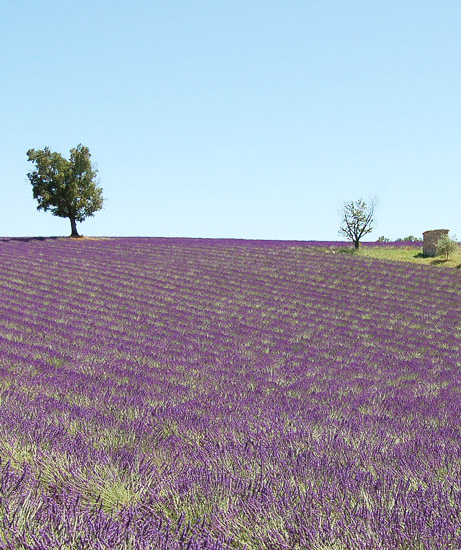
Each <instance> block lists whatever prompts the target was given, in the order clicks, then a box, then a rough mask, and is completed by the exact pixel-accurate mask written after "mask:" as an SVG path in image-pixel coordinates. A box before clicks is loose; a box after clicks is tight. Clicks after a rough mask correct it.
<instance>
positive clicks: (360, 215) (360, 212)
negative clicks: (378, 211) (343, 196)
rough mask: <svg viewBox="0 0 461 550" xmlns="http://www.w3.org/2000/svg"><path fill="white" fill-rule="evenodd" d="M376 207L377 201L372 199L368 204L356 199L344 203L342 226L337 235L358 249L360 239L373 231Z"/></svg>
mask: <svg viewBox="0 0 461 550" xmlns="http://www.w3.org/2000/svg"><path fill="white" fill-rule="evenodd" d="M376 205H377V199H372V200H371V201H370V203H369V204H367V203H366V202H365V201H364V200H363V199H358V200H356V201H350V202H345V203H344V205H343V208H342V209H341V217H342V224H341V227H340V229H339V234H340V235H344V236H345V237H347V238H348V239H350V240H351V241H352V242H353V243H354V247H355V248H356V249H358V248H359V247H360V239H361V238H362V237H363V236H364V235H367V234H368V233H371V231H372V230H373V227H372V224H373V222H374V215H375V208H376Z"/></svg>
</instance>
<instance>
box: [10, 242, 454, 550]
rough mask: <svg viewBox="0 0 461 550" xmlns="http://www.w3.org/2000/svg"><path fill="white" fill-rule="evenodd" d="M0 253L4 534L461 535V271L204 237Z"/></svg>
mask: <svg viewBox="0 0 461 550" xmlns="http://www.w3.org/2000/svg"><path fill="white" fill-rule="evenodd" d="M350 248H351V249H353V247H352V246H351V247H350ZM375 248H377V249H380V248H384V247H382V246H375ZM362 250H364V251H366V250H367V246H364V247H363V249H362ZM415 250H416V246H414V250H413V252H414V251H415ZM49 258H51V259H52V261H48V259H49ZM0 263H1V265H2V266H3V268H2V270H1V271H0V295H1V300H2V316H1V317H0V400H1V407H0V436H1V437H0V458H1V460H2V467H1V468H0V516H1V522H0V540H1V543H0V547H2V548H10V549H13V548H14V549H22V548H24V549H26V548H29V549H30V548H34V549H45V548H46V549H47V550H57V549H63V548H66V549H68V550H71V549H72V550H77V549H83V548H88V549H93V548H100V549H104V550H109V549H122V548H126V549H129V548H131V549H135V548H145V549H147V548H155V549H159V550H180V549H185V548H190V550H202V549H205V548H206V549H207V550H230V549H234V550H237V549H238V550H243V548H245V546H246V548H247V550H282V549H292V550H295V549H296V550H301V549H307V548H309V549H310V548H312V549H320V548H322V549H326V548H329V549H331V548H344V549H346V548H347V549H348V550H359V549H360V550H378V549H391V548H392V549H408V550H410V549H416V548H418V549H424V550H429V549H430V550H454V549H459V548H460V547H461V532H460V530H459V517H460V514H461V500H460V489H461V487H460V482H459V480H460V479H461V463H460V460H459V411H460V397H461V396H460V393H459V347H460V343H461V342H460V337H461V335H460V333H459V326H458V323H457V320H458V319H459V318H460V316H461V288H460V285H459V273H458V272H456V271H453V270H448V269H422V268H421V267H420V266H413V265H410V264H401V263H397V262H394V263H391V262H388V263H387V264H386V265H385V266H384V265H383V262H382V261H377V260H375V259H373V258H366V257H365V258H362V257H361V253H360V254H359V255H358V258H356V257H355V256H348V255H345V254H332V253H322V254H320V253H319V252H318V251H317V250H315V249H309V247H303V248H300V246H299V243H294V242H292V243H286V242H285V243H284V242H270V241H260V242H258V241H236V240H228V241H227V240H211V239H210V240H200V239H148V238H129V239H105V240H82V241H75V240H68V239H49V240H48V239H47V240H34V241H24V240H11V239H8V240H0ZM384 267H385V268H384ZM76 273H78V277H76V276H75V274H76ZM434 289H437V292H434ZM428 296H430V298H431V299H430V300H429V299H428ZM441 334H442V335H443V338H441V337H440V335H441ZM8 462H9V467H8ZM231 539H233V542H230V540H231Z"/></svg>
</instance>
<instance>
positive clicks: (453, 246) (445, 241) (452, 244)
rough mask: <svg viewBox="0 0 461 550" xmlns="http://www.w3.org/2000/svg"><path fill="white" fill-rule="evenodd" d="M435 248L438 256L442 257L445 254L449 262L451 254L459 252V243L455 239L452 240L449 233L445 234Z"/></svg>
mask: <svg viewBox="0 0 461 550" xmlns="http://www.w3.org/2000/svg"><path fill="white" fill-rule="evenodd" d="M435 247H436V251H437V256H442V255H443V254H445V258H446V259H447V260H448V256H449V255H450V254H454V253H455V252H458V250H459V245H458V243H457V242H456V241H455V240H454V239H451V238H450V236H449V235H448V233H445V234H444V235H442V236H441V237H440V239H439V240H438V241H437V244H436V245H435Z"/></svg>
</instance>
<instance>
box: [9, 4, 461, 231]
mask: <svg viewBox="0 0 461 550" xmlns="http://www.w3.org/2000/svg"><path fill="white" fill-rule="evenodd" d="M460 29H461V3H460V2H459V1H458V0H456V1H444V0H441V1H436V0H432V1H425V0H416V1H409V0H406V1H402V0H399V1H386V2H382V1H380V2H378V1H365V0H363V1H353V0H347V1H346V0H344V1H336V2H335V1H329V0H322V1H320V0H318V1H315V2H314V1H308V0H304V1H301V0H299V1H293V0H283V1H282V0H280V1H271V0H264V1H262V0H251V1H248V0H232V1H222V0H207V1H203V0H202V1H199V0H189V1H185V0H184V1H175V0H164V1H155V0H149V1H140V0H132V1H130V2H128V1H123V2H122V1H117V0H110V1H109V0H104V1H101V0H91V1H86V0H83V1H82V0H79V1H68V0H56V1H50V0H40V1H36V0H30V1H23V0H16V1H12V0H11V1H3V2H2V3H1V10H0V54H1V65H0V115H1V116H0V125H1V132H0V141H1V143H0V145H1V152H2V155H1V162H0V185H1V189H2V201H1V207H0V235H3V236H33V235H67V234H69V232H70V225H69V222H68V220H63V219H60V218H55V217H53V216H52V215H51V214H50V213H44V212H37V210H36V203H35V201H34V199H33V198H32V190H31V186H30V183H29V181H28V179H27V172H28V171H29V170H30V169H32V165H31V164H30V163H28V162H27V159H26V151H27V150H28V149H30V148H35V149H40V148H43V147H45V146H48V147H50V148H51V149H52V150H55V151H58V152H60V153H62V154H65V155H66V156H67V155H68V152H69V149H70V148H71V147H74V146H76V145H77V144H78V143H83V144H84V145H86V146H88V147H89V148H90V151H91V153H92V158H93V160H94V161H95V163H96V164H97V166H98V168H99V176H100V180H101V186H102V187H103V189H104V194H105V197H106V199H107V200H106V204H105V207H104V210H103V211H101V212H99V213H97V214H96V215H95V217H94V218H90V219H88V220H87V221H85V222H84V223H83V224H80V225H79V230H80V231H81V232H82V233H83V234H84V235H123V236H125V235H126V236H128V235H146V236H184V237H237V238H263V239H299V240H337V239H338V236H337V230H338V226H339V215H338V209H339V208H340V206H341V204H342V203H343V202H344V201H346V200H350V199H355V198H359V197H364V198H365V199H367V198H369V197H371V196H374V195H377V196H378V197H379V200H380V208H379V211H378V216H377V224H376V229H375V230H374V231H373V233H372V234H371V235H370V240H375V239H376V238H377V237H378V236H379V235H385V236H387V237H390V238H397V237H403V236H406V235H409V234H413V235H419V236H421V233H422V232H423V231H425V230H426V229H436V228H448V229H450V230H451V232H452V233H455V234H456V235H457V236H458V238H461V138H460V136H461V38H460Z"/></svg>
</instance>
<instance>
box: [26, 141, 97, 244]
mask: <svg viewBox="0 0 461 550" xmlns="http://www.w3.org/2000/svg"><path fill="white" fill-rule="evenodd" d="M27 157H28V160H29V161H30V162H33V163H34V164H35V168H36V169H35V170H34V171H33V172H30V173H29V174H27V177H28V178H29V180H30V183H31V184H32V189H33V194H34V199H37V201H38V206H37V210H44V211H45V212H46V211H48V210H50V211H51V213H52V214H53V216H58V217H60V218H69V220H70V226H71V237H79V236H80V235H79V234H78V232H77V223H76V222H82V221H83V220H85V218H88V217H90V216H93V215H94V213H95V212H97V211H98V210H100V209H101V208H102V205H103V196H102V189H101V188H100V187H98V186H97V182H96V175H97V172H98V171H97V170H96V168H95V167H94V166H93V165H92V163H91V160H90V158H91V155H90V151H89V149H88V147H85V146H83V145H81V144H80V145H77V147H75V148H74V149H71V150H70V158H69V160H67V159H65V158H64V157H63V156H61V155H60V154H59V153H54V152H51V151H50V149H49V148H48V147H45V148H44V149H40V150H38V151H36V150H35V149H29V151H27Z"/></svg>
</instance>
